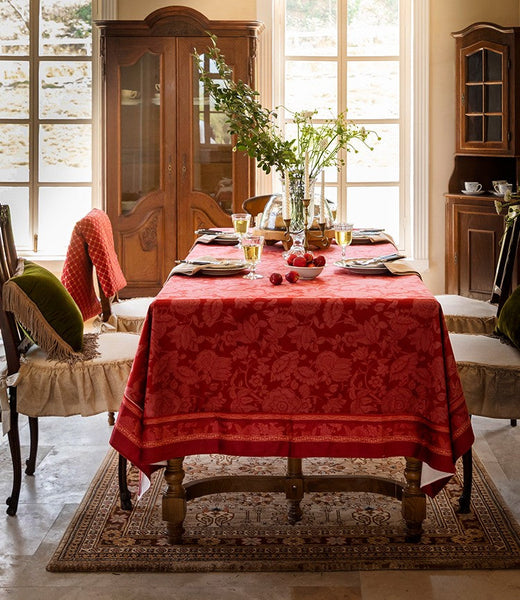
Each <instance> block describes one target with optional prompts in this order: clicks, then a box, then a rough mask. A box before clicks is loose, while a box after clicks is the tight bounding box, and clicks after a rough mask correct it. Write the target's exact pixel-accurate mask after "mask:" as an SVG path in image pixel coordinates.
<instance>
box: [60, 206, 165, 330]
mask: <svg viewBox="0 0 520 600" xmlns="http://www.w3.org/2000/svg"><path fill="white" fill-rule="evenodd" d="M94 271H95V274H96V279H97V286H95V280H94ZM61 280H62V283H63V285H64V286H65V287H66V288H67V290H68V291H69V293H70V294H71V296H72V297H73V298H74V300H75V301H76V303H77V304H78V306H79V308H80V310H81V313H82V315H83V318H84V320H88V319H90V318H91V317H93V316H96V315H101V318H102V321H103V323H108V324H109V326H112V327H114V328H115V330H116V331H124V332H128V333H140V331H141V329H142V327H143V323H144V319H145V317H146V313H147V312H148V307H149V306H150V303H151V301H152V300H153V298H149V297H148V298H131V299H129V300H122V301H120V300H119V298H118V292H119V291H120V290H121V289H122V288H124V287H125V286H126V279H125V276H124V274H123V271H122V270H121V266H120V264H119V261H118V258H117V255H116V251H115V247H114V235H113V230H112V224H111V223H110V219H109V217H108V215H107V214H106V213H105V212H104V211H102V210H99V209H97V208H94V209H92V210H91V211H90V212H89V213H88V214H87V215H86V216H85V217H83V218H82V219H80V220H79V221H78V222H77V223H76V225H75V226H74V230H73V232H72V236H71V240H70V243H69V247H68V250H67V256H66V258H65V263H64V265H63V273H62V277H61ZM96 287H97V288H98V289H97V291H96V289H95V288H96ZM97 292H99V298H98V295H97Z"/></svg>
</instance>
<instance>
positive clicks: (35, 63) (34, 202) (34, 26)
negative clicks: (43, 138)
mask: <svg viewBox="0 0 520 600" xmlns="http://www.w3.org/2000/svg"><path fill="white" fill-rule="evenodd" d="M29 23H30V31H29V44H30V52H29V230H30V232H31V238H32V239H33V249H34V251H35V252H36V251H37V239H38V237H37V236H38V180H39V175H38V172H39V160H38V157H39V139H38V133H39V122H38V117H39V115H38V104H39V85H38V80H39V74H38V71H39V57H40V48H39V33H40V0H30V17H29Z"/></svg>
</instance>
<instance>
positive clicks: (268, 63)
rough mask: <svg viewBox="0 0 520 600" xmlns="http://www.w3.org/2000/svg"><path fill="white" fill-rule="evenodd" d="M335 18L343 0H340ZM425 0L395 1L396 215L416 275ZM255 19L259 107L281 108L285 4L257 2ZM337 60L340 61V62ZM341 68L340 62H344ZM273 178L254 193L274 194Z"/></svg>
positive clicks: (424, 191) (424, 205) (421, 246)
mask: <svg viewBox="0 0 520 600" xmlns="http://www.w3.org/2000/svg"><path fill="white" fill-rule="evenodd" d="M339 1H340V6H341V9H340V11H343V13H342V12H340V15H339V18H340V19H341V18H342V14H345V13H344V11H345V6H346V0H339ZM429 4H430V2H429V0H400V11H401V21H402V23H403V24H407V25H405V26H402V27H401V37H400V43H401V46H402V47H403V48H409V49H410V51H405V52H402V53H401V58H400V71H401V73H402V76H401V90H400V111H399V112H400V121H401V127H400V135H401V139H400V174H399V176H400V189H401V192H400V211H401V217H402V221H403V222H402V224H401V235H402V243H401V246H402V250H403V251H404V252H406V254H407V256H408V257H410V258H413V259H414V261H416V262H415V264H416V266H417V268H418V269H420V270H421V271H423V270H426V269H427V268H428V248H429V243H428V214H429V153H428V148H429V145H428V133H429V130H428V123H429V118H428V115H429V102H428V100H429V85H428V82H429V8H430V7H429ZM257 15H258V19H259V20H262V21H263V22H264V23H265V24H266V31H265V32H264V33H263V34H262V38H261V40H260V52H259V57H258V59H259V60H258V62H259V64H258V66H259V68H258V71H259V73H260V77H259V79H258V81H257V87H258V89H259V91H260V98H261V100H262V102H263V103H264V104H265V105H266V106H269V107H271V108H272V107H274V106H279V105H281V104H282V103H283V102H282V98H283V84H284V73H283V71H284V61H283V60H276V57H279V56H282V57H283V56H285V51H284V45H283V44H284V27H285V0H257ZM339 60H340V61H341V60H342V59H341V56H340V57H339ZM343 63H344V61H343ZM277 185H278V182H277V181H276V179H275V178H273V177H272V176H271V177H268V178H266V177H260V178H259V180H258V185H257V188H258V189H257V193H268V192H269V191H270V190H271V189H276V188H277Z"/></svg>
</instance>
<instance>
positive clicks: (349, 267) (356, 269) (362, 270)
mask: <svg viewBox="0 0 520 600" xmlns="http://www.w3.org/2000/svg"><path fill="white" fill-rule="evenodd" d="M352 260H360V259H352ZM334 265H335V266H336V267H340V268H341V269H345V270H346V271H348V272H349V273H354V274H355V275H390V271H389V270H388V269H387V268H386V267H385V265H384V264H383V263H374V264H372V265H354V264H352V262H351V260H349V259H347V260H338V261H336V262H335V263H334Z"/></svg>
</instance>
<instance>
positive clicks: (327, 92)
mask: <svg viewBox="0 0 520 600" xmlns="http://www.w3.org/2000/svg"><path fill="white" fill-rule="evenodd" d="M336 71H337V66H336V63H335V62H321V61H312V62H310V61H287V62H286V63H285V106H286V107H287V108H288V109H289V110H292V111H299V110H314V109H318V114H317V115H316V117H317V118H322V119H325V118H329V117H331V116H336V114H337V83H336ZM317 81H319V85H316V82H317ZM331 111H332V115H331Z"/></svg>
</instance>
